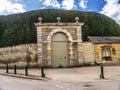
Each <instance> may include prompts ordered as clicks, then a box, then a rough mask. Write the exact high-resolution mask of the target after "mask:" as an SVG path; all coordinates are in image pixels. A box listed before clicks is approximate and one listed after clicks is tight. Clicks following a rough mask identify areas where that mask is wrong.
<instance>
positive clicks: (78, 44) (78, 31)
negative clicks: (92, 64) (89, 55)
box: [77, 28, 83, 64]
mask: <svg viewBox="0 0 120 90" xmlns="http://www.w3.org/2000/svg"><path fill="white" fill-rule="evenodd" d="M77 40H78V43H77V46H78V61H79V64H83V50H82V32H81V28H77Z"/></svg>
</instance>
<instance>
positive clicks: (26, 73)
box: [25, 65, 28, 76]
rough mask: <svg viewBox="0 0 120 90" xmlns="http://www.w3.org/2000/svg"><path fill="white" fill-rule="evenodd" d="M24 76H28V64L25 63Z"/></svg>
mask: <svg viewBox="0 0 120 90" xmlns="http://www.w3.org/2000/svg"><path fill="white" fill-rule="evenodd" d="M25 76H28V65H25Z"/></svg>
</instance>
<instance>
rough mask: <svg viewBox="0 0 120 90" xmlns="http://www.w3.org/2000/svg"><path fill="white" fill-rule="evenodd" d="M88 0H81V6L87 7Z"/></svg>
mask: <svg viewBox="0 0 120 90" xmlns="http://www.w3.org/2000/svg"><path fill="white" fill-rule="evenodd" d="M87 3H88V0H80V3H79V6H80V7H81V8H83V9H86V8H87Z"/></svg>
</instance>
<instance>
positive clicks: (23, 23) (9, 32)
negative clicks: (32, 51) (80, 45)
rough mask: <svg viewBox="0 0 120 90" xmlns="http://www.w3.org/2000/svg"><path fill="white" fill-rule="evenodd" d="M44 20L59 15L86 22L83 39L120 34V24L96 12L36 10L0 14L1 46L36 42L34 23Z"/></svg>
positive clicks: (66, 18) (71, 20)
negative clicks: (39, 19)
mask: <svg viewBox="0 0 120 90" xmlns="http://www.w3.org/2000/svg"><path fill="white" fill-rule="evenodd" d="M40 16H41V17H42V18H43V21H42V22H43V23H44V22H57V19H56V18H57V17H61V18H62V20H61V21H62V22H75V20H74V18H75V17H76V16H78V17H79V18H80V20H79V22H84V26H83V28H82V30H83V31H82V32H83V40H84V41H85V40H87V36H120V26H119V25H118V24H117V23H116V22H115V21H114V20H112V19H111V18H109V17H107V16H104V15H102V14H99V13H95V12H80V11H73V10H67V11H64V10H36V11H30V12H25V13H23V14H15V15H8V16H0V47H5V46H12V45H18V44H25V43H36V41H37V40H36V37H37V34H36V28H35V25H34V23H37V22H38V17H40Z"/></svg>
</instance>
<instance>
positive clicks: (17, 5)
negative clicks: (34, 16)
mask: <svg viewBox="0 0 120 90" xmlns="http://www.w3.org/2000/svg"><path fill="white" fill-rule="evenodd" d="M40 9H62V10H80V11H93V12H98V13H102V14H104V15H107V16H109V17H111V18H113V19H114V20H115V21H116V22H117V23H119V24H120V0H0V15H8V14H16V13H23V12H26V11H31V10H40Z"/></svg>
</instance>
